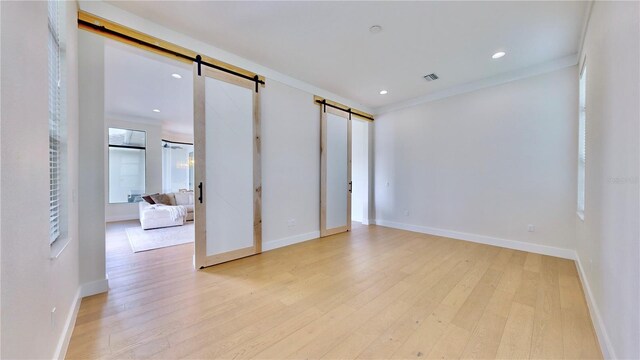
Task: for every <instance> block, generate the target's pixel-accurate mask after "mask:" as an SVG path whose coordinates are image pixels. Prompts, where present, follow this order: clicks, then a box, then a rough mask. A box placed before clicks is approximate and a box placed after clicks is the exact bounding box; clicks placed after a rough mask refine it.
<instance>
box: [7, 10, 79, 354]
mask: <svg viewBox="0 0 640 360" xmlns="http://www.w3.org/2000/svg"><path fill="white" fill-rule="evenodd" d="M0 7H1V9H2V10H1V16H2V18H1V19H0V23H1V24H2V25H1V26H2V28H1V30H0V33H1V39H0V43H1V47H2V54H3V55H4V56H3V57H2V59H1V68H2V70H1V71H2V84H1V86H2V94H1V109H2V114H1V119H2V120H1V121H2V126H1V128H2V133H1V136H2V139H1V141H0V144H1V152H0V153H1V160H0V163H1V171H0V173H1V181H0V184H1V187H0V196H1V197H2V203H1V204H0V207H1V213H2V218H1V224H2V226H1V231H2V232H1V246H2V259H1V266H2V271H1V274H2V279H1V282H2V289H1V302H2V320H1V325H0V332H1V333H2V339H1V349H2V353H1V354H0V357H1V358H3V359H9V358H26V359H36V358H52V357H55V356H58V355H59V354H60V352H61V349H62V348H64V347H65V344H66V342H65V341H66V340H68V339H67V338H65V334H70V333H67V332H66V330H67V328H68V326H69V325H71V326H72V325H73V324H70V323H69V320H71V319H73V314H74V312H75V310H77V307H76V305H77V304H78V302H77V299H78V289H79V274H78V251H79V250H78V247H79V242H80V241H82V240H83V239H82V238H79V234H78V207H77V204H76V202H75V199H76V196H75V195H76V194H77V188H78V166H77V161H78V146H77V144H78V86H77V85H78V77H77V61H76V57H77V31H76V26H77V25H76V22H75V14H76V7H75V3H73V2H70V3H66V20H65V21H66V44H67V46H66V58H67V63H66V67H65V68H66V73H67V82H66V84H67V89H68V90H67V104H66V121H67V133H68V143H67V162H66V164H67V166H66V174H67V187H66V195H67V198H66V200H67V203H68V204H69V207H68V224H67V236H68V240H69V241H68V245H67V246H66V247H65V248H64V250H63V251H62V252H61V253H60V255H59V257H57V258H51V257H52V251H51V247H50V246H49V154H48V144H49V134H48V122H47V119H48V87H47V86H46V84H47V83H48V66H47V58H48V55H47V38H48V28H47V3H46V2H2V3H1V4H0ZM25 19H28V21H25ZM63 240H64V239H60V240H58V241H63ZM54 307H55V308H56V311H55V314H54V315H53V322H52V315H51V310H52V308H54Z"/></svg>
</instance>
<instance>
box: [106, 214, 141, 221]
mask: <svg viewBox="0 0 640 360" xmlns="http://www.w3.org/2000/svg"><path fill="white" fill-rule="evenodd" d="M104 220H105V222H116V221H127V220H140V215H138V214H135V215H117V216H107V217H106V218H105V219H104Z"/></svg>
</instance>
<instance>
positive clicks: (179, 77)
mask: <svg viewBox="0 0 640 360" xmlns="http://www.w3.org/2000/svg"><path fill="white" fill-rule="evenodd" d="M171 76H172V77H173V78H174V79H182V75H180V74H176V73H173V74H171Z"/></svg>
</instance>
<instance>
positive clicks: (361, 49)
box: [110, 1, 587, 108]
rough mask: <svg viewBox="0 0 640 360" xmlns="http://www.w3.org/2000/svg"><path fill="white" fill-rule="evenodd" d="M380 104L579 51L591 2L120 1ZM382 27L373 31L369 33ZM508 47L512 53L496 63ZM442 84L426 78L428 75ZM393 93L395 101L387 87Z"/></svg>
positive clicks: (139, 12) (299, 76)
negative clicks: (497, 54) (373, 30)
mask: <svg viewBox="0 0 640 360" xmlns="http://www.w3.org/2000/svg"><path fill="white" fill-rule="evenodd" d="M110 3H111V4H113V5H114V6H117V7H119V8H122V9H124V10H126V11H129V12H131V13H134V14H136V15H138V16H141V17H144V18H146V19H148V20H151V21H153V22H156V23H158V24H161V25H163V26H165V27H168V28H170V29H172V30H175V31H178V32H181V33H183V34H186V35H188V36H191V37H193V38H196V39H198V40H201V41H204V42H206V43H209V44H211V45H214V46H216V47H219V48H221V49H224V50H226V51H229V52H232V53H235V54H237V55H240V56H242V57H245V58H246V59H248V60H251V61H253V62H256V63H259V64H261V65H264V66H267V67H269V68H271V69H274V70H276V71H279V72H281V73H284V74H286V75H289V76H292V77H294V78H297V79H299V80H303V81H306V82H308V83H310V84H312V85H315V86H317V87H320V88H323V89H325V90H328V91H331V92H333V93H335V94H338V95H340V96H343V97H346V98H349V99H352V100H355V101H358V102H360V103H362V104H364V105H367V106H370V107H372V108H377V107H381V106H388V105H391V104H395V103H399V102H403V101H407V100H410V99H413V98H417V97H422V96H428V95H431V94H435V93H437V92H440V91H443V90H446V89H449V88H452V87H454V86H459V85H462V84H466V83H469V82H474V81H479V80H482V79H485V78H490V77H493V76H496V75H500V74H503V73H507V72H514V71H518V70H521V69H524V68H527V67H530V66H534V65H538V64H542V63H545V62H548V61H552V60H556V59H559V58H563V57H566V56H570V55H572V54H575V53H577V52H578V50H579V49H578V48H579V42H580V36H581V30H582V28H583V25H584V17H585V13H586V12H585V10H586V6H587V2H579V1H550V2H543V1H532V2H521V1H507V2H480V1H476V2H455V1H454V2H392V1H389V2H331V1H328V2H269V1H260V2H253V1H240V2H214V1H198V2H195V1H186V2H181V1H178V2H176V1H111V2H110ZM372 25H380V26H382V28H383V30H382V32H380V33H377V34H372V33H370V32H369V28H370V27H371V26H372ZM499 50H503V51H506V52H507V55H506V56H505V57H503V58H502V59H499V60H492V59H491V55H492V54H494V53H495V52H497V51H499ZM434 72H435V73H436V74H437V75H438V76H439V77H440V79H439V80H437V81H434V82H426V81H425V80H424V79H423V78H422V76H424V75H426V74H429V73H434ZM382 89H385V90H388V92H389V93H388V94H387V95H379V94H378V93H379V91H380V90H382Z"/></svg>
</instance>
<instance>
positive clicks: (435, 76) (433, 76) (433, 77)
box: [423, 74, 438, 81]
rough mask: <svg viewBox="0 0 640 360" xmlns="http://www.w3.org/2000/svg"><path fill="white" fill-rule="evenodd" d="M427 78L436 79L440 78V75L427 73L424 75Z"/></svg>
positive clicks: (429, 79)
mask: <svg viewBox="0 0 640 360" xmlns="http://www.w3.org/2000/svg"><path fill="white" fill-rule="evenodd" d="M423 77H424V79H425V80H427V81H434V80H438V75H436V74H429V75H425V76H423Z"/></svg>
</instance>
